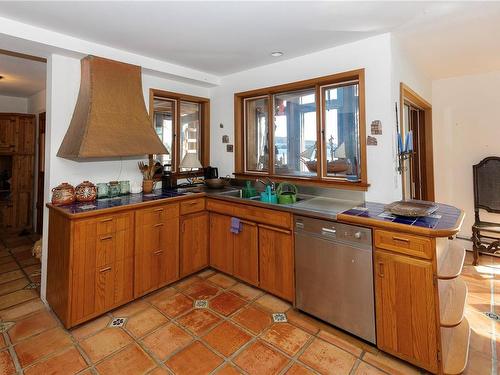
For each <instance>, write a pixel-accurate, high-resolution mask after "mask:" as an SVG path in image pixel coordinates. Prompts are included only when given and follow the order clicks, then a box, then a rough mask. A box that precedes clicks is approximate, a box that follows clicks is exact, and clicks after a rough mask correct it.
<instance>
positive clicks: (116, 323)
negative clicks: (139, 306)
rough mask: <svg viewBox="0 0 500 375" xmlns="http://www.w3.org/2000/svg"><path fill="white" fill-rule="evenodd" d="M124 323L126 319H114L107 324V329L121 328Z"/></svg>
mask: <svg viewBox="0 0 500 375" xmlns="http://www.w3.org/2000/svg"><path fill="white" fill-rule="evenodd" d="M126 322H127V318H114V319H113V320H112V321H111V322H110V323H109V327H112V328H118V327H123V326H124V325H125V323H126Z"/></svg>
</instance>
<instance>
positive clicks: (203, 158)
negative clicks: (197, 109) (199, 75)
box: [149, 88, 210, 178]
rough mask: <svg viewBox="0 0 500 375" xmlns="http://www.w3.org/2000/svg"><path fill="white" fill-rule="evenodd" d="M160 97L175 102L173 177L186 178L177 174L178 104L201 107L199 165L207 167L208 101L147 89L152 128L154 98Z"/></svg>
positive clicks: (199, 173)
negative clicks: (190, 104)
mask: <svg viewBox="0 0 500 375" xmlns="http://www.w3.org/2000/svg"><path fill="white" fill-rule="evenodd" d="M155 97H157V98H158V97H160V98H165V99H171V100H174V101H175V116H176V119H175V136H174V142H175V145H174V147H173V148H174V152H173V153H174V155H173V156H174V157H173V162H174V163H175V166H174V173H173V174H174V175H175V176H177V177H179V178H182V177H183V176H187V175H188V173H186V172H179V170H178V169H179V163H180V160H179V159H180V147H179V139H180V137H179V134H180V102H181V101H185V102H192V103H198V104H200V105H201V124H200V125H201V126H200V130H201V136H200V142H201V143H200V149H201V155H200V163H201V164H202V165H203V167H207V166H208V165H209V164H210V99H209V98H204V97H201V96H193V95H187V94H181V93H176V92H171V91H165V90H159V89H153V88H151V89H149V117H150V121H151V124H152V126H154V117H153V113H154V98H155ZM195 174H196V175H199V176H203V173H201V172H198V173H195ZM189 175H190V176H192V175H193V173H191V172H189Z"/></svg>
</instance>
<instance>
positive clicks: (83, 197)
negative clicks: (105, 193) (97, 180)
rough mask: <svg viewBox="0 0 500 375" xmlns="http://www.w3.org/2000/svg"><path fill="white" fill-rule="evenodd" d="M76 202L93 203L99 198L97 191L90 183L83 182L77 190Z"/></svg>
mask: <svg viewBox="0 0 500 375" xmlns="http://www.w3.org/2000/svg"><path fill="white" fill-rule="evenodd" d="M75 195H76V200H77V201H78V202H91V201H93V200H95V199H96V197H97V189H96V187H95V185H94V184H93V183H92V182H90V181H83V182H82V183H81V184H79V185H78V186H77V187H76V188H75Z"/></svg>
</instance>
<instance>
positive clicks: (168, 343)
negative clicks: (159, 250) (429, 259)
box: [0, 240, 500, 375]
mask: <svg viewBox="0 0 500 375" xmlns="http://www.w3.org/2000/svg"><path fill="white" fill-rule="evenodd" d="M17 241H19V240H17ZM13 243H14V245H12V242H11V243H10V246H14V247H13V248H14V249H15V248H18V247H19V246H22V244H21V245H20V244H19V243H18V242H16V241H13ZM8 249H12V248H10V247H9V248H8ZM0 251H2V255H5V254H6V255H5V256H11V257H13V255H12V253H11V252H10V251H8V250H6V249H5V245H4V246H3V247H2V249H1V250H0ZM0 259H1V258H0ZM471 260H472V257H471V256H470V254H468V255H467V265H466V266H465V267H464V272H463V276H462V277H463V278H464V280H465V281H466V282H467V284H468V286H469V291H470V296H469V299H468V306H467V317H468V319H469V321H470V324H471V327H472V333H471V345H470V356H469V365H468V368H467V371H466V373H467V374H478V375H481V374H495V373H496V372H495V371H497V372H498V371H500V369H498V367H497V366H498V365H497V361H496V358H497V356H498V355H500V345H498V342H497V341H494V340H496V339H497V337H498V333H497V332H499V331H500V327H499V325H500V323H498V322H494V321H492V320H490V319H488V318H486V317H485V316H484V314H483V312H484V311H496V312H497V313H500V311H499V307H498V305H497V304H496V303H498V300H497V302H496V303H495V301H494V299H495V297H497V298H498V293H499V292H498V288H499V287H500V259H494V258H492V257H487V256H483V257H482V258H481V264H482V265H481V266H480V267H472V266H471V265H470V264H471ZM4 264H5V263H4ZM16 264H17V262H16ZM7 268H8V267H7ZM5 272H6V273H8V272H12V271H5ZM1 275H3V274H0V276H1ZM23 277H25V276H23ZM7 282H8V281H7ZM0 285H2V284H0ZM492 292H495V293H494V294H492ZM0 298H1V300H2V301H3V296H2V297H0ZM195 298H200V299H205V300H208V308H195V307H194V299H195ZM14 302H15V301H14ZM273 312H285V313H286V315H287V318H288V323H273V322H272V318H271V314H272V313H273ZM114 317H125V318H128V320H127V321H126V323H125V325H124V326H123V327H118V328H116V327H114V328H110V327H109V324H110V322H111V320H112V319H113V318H114ZM0 319H2V321H3V322H4V323H7V322H11V323H12V325H11V326H10V327H9V328H8V330H7V331H6V332H3V333H0V374H1V375H8V374H15V373H22V372H23V373H24V374H30V375H31V374H62V375H70V374H85V375H87V374H106V375H107V374H119V375H125V374H181V375H183V374H187V375H196V374H217V375H224V374H238V373H243V374H258V375H267V374H280V375H281V374H287V375H293V374H349V375H360V374H421V373H423V372H422V371H421V370H418V369H416V368H414V367H412V366H410V365H408V364H407V363H405V362H402V361H399V360H397V359H395V358H393V357H390V356H389V355H386V354H384V353H381V352H379V351H378V350H377V349H376V348H375V347H373V346H372V345H369V344H367V343H365V342H362V341H360V340H357V339H356V338H354V337H352V336H350V335H348V334H346V333H343V332H340V331H338V330H336V329H334V328H333V327H331V326H328V325H326V324H324V323H321V322H319V321H316V320H315V319H313V318H311V317H309V316H307V315H304V314H302V313H300V312H298V311H296V310H293V308H292V307H291V306H290V305H289V304H288V303H286V302H283V301H281V300H279V299H277V298H275V297H273V296H270V295H268V294H265V293H263V292H261V291H259V290H257V289H255V288H252V287H249V286H247V285H244V284H241V283H238V282H237V281H236V280H234V279H232V278H230V277H227V276H225V275H222V274H219V273H217V272H214V271H212V270H207V271H203V272H201V273H199V274H198V275H196V276H192V277H189V278H187V279H184V280H182V281H180V282H179V283H177V284H174V285H172V286H169V287H166V288H163V289H162V290H160V291H157V292H155V293H153V294H150V295H148V296H145V297H143V298H141V299H139V300H137V301H134V302H132V303H130V304H128V305H126V306H124V307H121V308H119V309H116V310H114V311H111V312H110V313H108V314H105V315H103V316H101V317H99V318H96V319H94V320H93V321H90V322H88V323H86V324H84V325H81V326H79V327H76V328H74V329H72V330H70V331H67V330H65V329H64V328H63V327H62V326H61V324H60V323H59V321H58V320H57V318H56V317H55V316H54V315H53V314H52V312H51V311H50V310H48V309H47V308H46V307H45V306H44V305H43V304H42V303H41V302H40V300H39V299H38V298H36V297H35V298H33V299H31V300H28V301H23V300H22V299H21V300H20V301H17V304H15V305H13V306H8V307H7V308H5V309H2V310H0ZM7 327H8V326H7Z"/></svg>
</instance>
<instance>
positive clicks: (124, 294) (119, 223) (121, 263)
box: [48, 213, 134, 326]
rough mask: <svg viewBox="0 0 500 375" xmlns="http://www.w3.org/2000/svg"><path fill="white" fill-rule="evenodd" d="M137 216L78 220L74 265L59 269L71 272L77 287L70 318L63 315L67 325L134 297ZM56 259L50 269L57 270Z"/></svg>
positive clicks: (74, 245) (72, 286) (72, 261)
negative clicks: (135, 222) (134, 224)
mask: <svg viewBox="0 0 500 375" xmlns="http://www.w3.org/2000/svg"><path fill="white" fill-rule="evenodd" d="M133 218H134V216H133V213H123V214H116V215H103V216H98V217H95V218H91V219H85V220H81V221H78V222H75V223H74V228H73V235H74V240H73V249H72V257H70V262H71V263H70V267H69V269H68V270H63V269H59V270H58V271H59V272H68V273H69V275H67V277H68V280H69V283H70V285H71V290H73V294H72V295H71V298H68V301H67V302H66V304H69V305H70V306H69V310H70V311H69V314H68V318H67V319H66V320H64V319H62V318H61V319H62V320H63V323H64V324H65V326H73V325H76V324H78V323H81V322H83V321H86V320H88V319H90V318H92V317H94V316H97V315H100V314H102V313H104V312H106V311H109V310H111V309H112V308H114V307H116V306H120V305H122V304H124V303H127V302H129V301H131V300H132V298H133V275H134V269H133V264H134V258H133V257H134V246H133V242H134V241H133V239H134V232H133V230H134V228H133ZM49 242H50V239H49ZM51 250H52V249H50V248H49V252H50V251H51ZM54 262H55V260H53V261H52V262H49V266H48V267H49V268H48V272H55V270H56V268H55V267H57V265H55V264H54ZM48 298H49V293H48ZM49 302H51V301H50V298H49ZM56 312H57V311H56Z"/></svg>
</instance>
